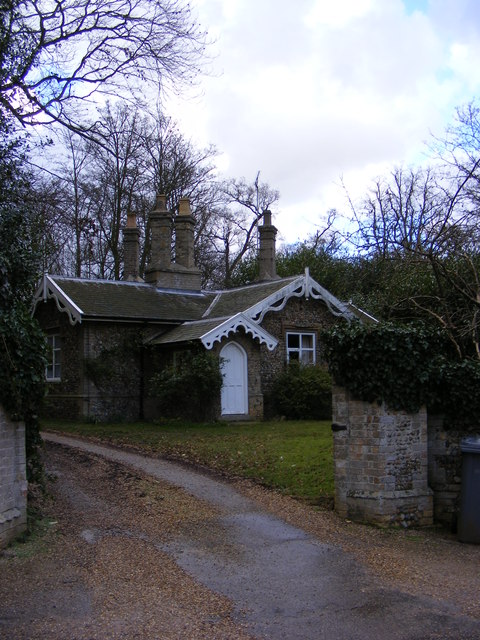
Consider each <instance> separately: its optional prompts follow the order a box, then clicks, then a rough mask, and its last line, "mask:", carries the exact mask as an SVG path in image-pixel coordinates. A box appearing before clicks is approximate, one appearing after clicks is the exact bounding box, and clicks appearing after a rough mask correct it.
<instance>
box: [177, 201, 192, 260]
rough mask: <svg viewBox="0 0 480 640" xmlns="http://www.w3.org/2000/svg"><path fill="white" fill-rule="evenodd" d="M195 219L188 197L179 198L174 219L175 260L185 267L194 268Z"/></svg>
mask: <svg viewBox="0 0 480 640" xmlns="http://www.w3.org/2000/svg"><path fill="white" fill-rule="evenodd" d="M194 227H195V220H194V219H193V216H192V213H191V211H190V201H189V199H188V198H180V201H179V204H178V216H177V218H176V220H175V237H176V243H175V262H176V264H179V265H181V266H182V267H186V268H187V269H193V268H195V260H194V257H193V240H194V235H193V229H194Z"/></svg>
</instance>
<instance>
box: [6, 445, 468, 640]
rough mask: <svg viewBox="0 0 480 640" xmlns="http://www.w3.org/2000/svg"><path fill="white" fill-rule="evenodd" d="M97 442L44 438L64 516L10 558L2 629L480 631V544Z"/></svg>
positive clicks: (273, 634)
mask: <svg viewBox="0 0 480 640" xmlns="http://www.w3.org/2000/svg"><path fill="white" fill-rule="evenodd" d="M80 444H81V446H87V447H90V448H92V447H91V445H87V444H86V443H80ZM93 448H94V449H95V447H93ZM95 451H96V453H92V452H89V451H82V450H79V449H72V448H69V447H68V448H67V447H64V446H60V445H58V444H53V443H49V444H48V445H47V447H46V451H45V459H46V466H47V470H48V471H49V473H50V474H51V475H52V481H51V483H50V484H51V486H50V490H51V494H52V499H51V501H50V502H49V503H48V505H47V507H48V513H49V515H50V516H51V520H50V521H51V522H54V524H53V525H51V526H50V528H49V531H48V534H47V535H46V536H45V537H44V538H43V543H44V544H43V546H42V547H40V548H38V546H37V548H36V553H35V554H34V555H32V556H30V557H21V556H20V555H18V554H17V555H14V554H12V553H11V552H10V553H9V552H7V553H6V554H3V556H2V557H1V558H0V576H1V578H0V638H5V639H7V638H8V639H12V640H14V639H16V638H18V639H20V638H22V639H32V640H33V639H36V638H39V639H40V638H42V640H43V639H46V638H48V639H51V640H58V639H60V638H62V639H63V638H64V639H68V640H75V639H77V638H78V639H79V640H80V639H82V640H83V639H87V638H88V639H93V638H101V639H103V638H107V639H108V638H112V639H113V638H119V639H120V638H125V639H127V638H142V639H162V640H163V639H167V640H168V639H170V638H172V639H173V638H175V639H176V638H198V639H203V638H205V639H206V638H208V639H215V638H222V639H230V638H231V639H238V640H242V639H247V638H269V639H272V640H276V639H277V638H288V639H292V640H293V639H295V638H298V639H302V640H308V639H310V638H312V639H314V638H315V639H318V640H320V639H323V638H332V639H333V638H334V639H335V640H341V639H342V638H345V640H347V639H349V638H358V639H359V640H360V639H362V638H369V639H374V638H386V637H388V638H393V639H397V638H398V639H405V640H414V639H415V640H420V639H424V640H426V639H432V640H433V638H451V639H453V638H455V639H467V638H472V639H473V638H475V639H479V640H480V571H479V569H480V548H479V547H478V546H474V545H462V544H460V543H458V542H457V541H456V540H455V538H453V537H450V536H448V535H445V534H443V535H442V534H438V533H434V532H425V531H422V532H418V531H416V532H401V531H384V530H379V529H374V528H371V527H364V526H361V525H355V524H352V523H349V522H346V521H342V520H340V519H339V518H338V517H337V516H336V515H335V514H334V513H332V512H328V511H319V510H315V509H313V508H310V507H306V506H305V505H302V504H300V503H298V502H296V501H294V500H290V499H288V498H285V497H283V496H279V495H278V494H275V493H273V492H270V491H267V490H264V489H261V488H259V487H257V486H255V485H253V484H251V483H248V482H235V483H233V482H229V483H227V482H224V481H219V480H218V479H215V478H213V477H212V476H207V475H204V474H200V473H198V472H195V471H193V470H189V469H187V468H185V467H181V466H178V465H173V464H171V463H165V462H162V461H155V460H152V459H146V458H144V457H142V456H135V455H134V454H131V453H125V452H122V451H119V450H116V449H103V448H102V449H101V450H99V449H95ZM100 452H101V453H103V454H104V455H102V456H99V455H98V453H100ZM107 455H108V457H109V458H111V457H113V458H117V459H113V460H112V459H108V458H107V457H105V456H107ZM127 464H128V466H127ZM137 464H138V465H139V467H140V468H134V467H132V466H131V465H137ZM53 478H56V479H53Z"/></svg>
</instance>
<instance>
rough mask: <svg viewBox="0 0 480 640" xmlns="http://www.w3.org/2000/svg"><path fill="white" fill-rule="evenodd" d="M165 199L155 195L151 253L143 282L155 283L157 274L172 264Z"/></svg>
mask: <svg viewBox="0 0 480 640" xmlns="http://www.w3.org/2000/svg"><path fill="white" fill-rule="evenodd" d="M166 200H167V199H166V197H165V196H164V195H157V200H156V203H155V209H154V210H153V211H152V212H151V213H150V217H149V221H150V230H151V253H150V262H149V263H148V268H147V270H146V271H145V281H146V282H150V283H156V282H157V281H158V277H159V273H160V272H161V271H164V270H165V269H168V268H169V267H170V266H171V262H172V218H173V216H172V214H171V213H170V211H168V210H167V207H166Z"/></svg>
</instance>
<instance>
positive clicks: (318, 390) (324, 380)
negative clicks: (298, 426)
mask: <svg viewBox="0 0 480 640" xmlns="http://www.w3.org/2000/svg"><path fill="white" fill-rule="evenodd" d="M272 399H273V404H274V408H275V412H276V413H277V415H282V416H285V417H286V418H288V419H290V420H330V419H331V417H332V379H331V376H330V374H329V373H328V371H327V370H326V369H325V368H324V367H321V366H318V365H317V366H309V365H308V366H305V365H301V364H299V363H298V362H291V363H290V364H289V365H288V367H287V368H286V369H285V371H284V372H282V373H281V374H280V375H279V376H278V377H277V379H276V380H275V382H274V384H273V388H272Z"/></svg>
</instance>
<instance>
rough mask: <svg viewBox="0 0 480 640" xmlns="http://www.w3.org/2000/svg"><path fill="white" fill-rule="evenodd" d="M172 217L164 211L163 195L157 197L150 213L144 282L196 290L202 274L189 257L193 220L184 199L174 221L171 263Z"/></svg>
mask: <svg viewBox="0 0 480 640" xmlns="http://www.w3.org/2000/svg"><path fill="white" fill-rule="evenodd" d="M172 224H173V215H172V213H170V212H169V211H167V209H166V198H165V196H157V203H156V205H155V210H154V211H152V213H151V214H150V227H151V231H152V247H151V258H150V263H149V266H148V269H147V270H146V272H145V281H146V282H148V283H149V284H153V285H155V286H157V287H162V288H165V289H178V290H183V291H200V289H201V286H202V275H201V273H200V270H199V269H197V267H196V266H195V262H194V256H193V240H194V235H193V230H194V226H195V221H194V219H193V216H192V214H191V213H190V203H189V201H188V198H181V199H180V203H179V210H178V215H177V216H176V220H175V240H176V242H175V245H176V246H175V254H176V256H175V262H172V259H171V252H172Z"/></svg>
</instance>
